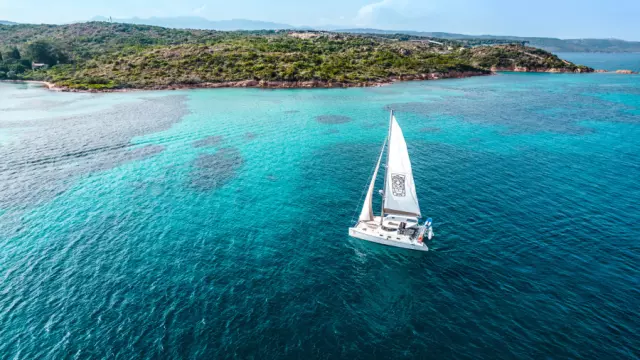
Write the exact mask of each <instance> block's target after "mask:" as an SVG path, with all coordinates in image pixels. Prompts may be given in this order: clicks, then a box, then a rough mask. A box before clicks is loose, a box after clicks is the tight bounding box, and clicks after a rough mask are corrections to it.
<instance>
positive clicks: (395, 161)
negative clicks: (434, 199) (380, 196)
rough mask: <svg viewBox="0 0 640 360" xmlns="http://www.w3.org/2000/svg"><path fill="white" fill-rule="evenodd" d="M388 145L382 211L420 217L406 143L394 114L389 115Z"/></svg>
mask: <svg viewBox="0 0 640 360" xmlns="http://www.w3.org/2000/svg"><path fill="white" fill-rule="evenodd" d="M388 146H389V151H388V155H387V156H388V158H387V172H386V174H385V176H386V188H385V190H384V212H385V213H387V214H397V215H406V216H417V217H420V205H418V196H417V195H416V185H415V183H414V181H413V172H412V171H411V161H410V160H409V152H408V151H407V143H406V142H405V140H404V135H403V134H402V129H400V125H398V122H397V121H396V117H395V116H392V117H391V130H390V131H389V144H388Z"/></svg>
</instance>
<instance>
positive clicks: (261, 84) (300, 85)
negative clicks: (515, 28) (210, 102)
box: [0, 67, 638, 93]
mask: <svg viewBox="0 0 640 360" xmlns="http://www.w3.org/2000/svg"><path fill="white" fill-rule="evenodd" d="M501 71H504V72H535V73H570V74H574V73H576V74H577V73H592V72H595V73H613V74H638V72H635V71H631V70H615V71H607V70H592V71H582V70H580V69H578V70H576V71H571V70H567V69H557V68H551V69H530V68H526V67H512V68H497V67H492V68H491V71H486V72H481V71H451V72H448V73H427V74H417V75H402V76H394V77H390V78H389V79H387V80H385V81H367V82H358V83H349V82H330V81H319V80H313V81H265V80H242V81H227V82H219V83H212V82H203V83H196V84H167V85H153V86H146V87H122V88H114V89H75V88H69V87H64V86H58V85H56V84H54V83H51V82H47V81H35V80H0V81H4V82H13V83H34V84H40V85H42V86H44V87H46V88H47V89H49V90H53V91H62V92H83V93H106V92H129V91H151V90H187V89H217V88H259V89H335V88H352V87H378V86H384V85H389V84H392V83H394V82H400V81H423V80H442V79H462V78H468V77H473V76H487V75H495V74H496V73H497V72H501Z"/></svg>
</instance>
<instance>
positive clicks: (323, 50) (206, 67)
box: [0, 22, 593, 91]
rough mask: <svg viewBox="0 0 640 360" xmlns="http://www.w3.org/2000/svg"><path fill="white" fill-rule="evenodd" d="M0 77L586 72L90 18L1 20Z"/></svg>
mask: <svg viewBox="0 0 640 360" xmlns="http://www.w3.org/2000/svg"><path fill="white" fill-rule="evenodd" d="M0 54H1V56H2V57H1V58H0V79H8V80H32V81H43V82H47V83H50V85H51V86H52V87H55V88H58V89H62V90H68V91H115V90H126V89H175V88H191V87H267V88H291V87H352V86H375V85H379V84H385V83H389V82H393V81H400V80H418V79H423V80H427V79H442V78H452V77H456V78H457V77H468V76H476V75H487V74H490V73H491V72H492V71H496V70H498V71H500V70H511V71H531V72H577V73H579V72H593V69H591V68H589V67H585V66H580V65H576V64H573V63H570V62H568V61H565V60H562V59H560V58H558V57H557V56H555V55H553V54H551V53H549V52H547V51H544V50H541V49H536V48H532V47H527V46H523V45H522V44H500V45H493V46H474V47H471V46H468V45H466V44H464V43H462V42H459V41H457V40H446V39H438V38H430V37H421V36H411V35H402V34H349V33H332V32H318V31H294V30H291V31H287V30H280V31H278V30H272V31H234V32H223V31H214V30H185V29H182V30H181V29H168V28H162V27H157V26H148V25H135V24H118V23H108V22H89V23H78V24H69V25H0Z"/></svg>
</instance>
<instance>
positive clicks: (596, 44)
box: [335, 28, 640, 53]
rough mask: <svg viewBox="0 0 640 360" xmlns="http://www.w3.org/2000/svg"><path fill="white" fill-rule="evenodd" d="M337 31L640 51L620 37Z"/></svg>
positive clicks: (638, 45) (553, 47) (555, 48)
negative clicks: (566, 37)
mask: <svg viewBox="0 0 640 360" xmlns="http://www.w3.org/2000/svg"><path fill="white" fill-rule="evenodd" d="M335 31H337V32H345V33H360V34H364V33H366V34H406V35H413V36H427V37H436V38H441V39H452V40H463V41H464V40H467V41H471V40H473V43H474V44H475V43H482V41H478V40H485V41H486V42H488V43H490V42H492V41H528V42H529V44H528V45H530V46H533V47H537V48H541V49H544V50H547V51H551V52H614V53H615V52H640V42H638V41H625V40H619V39H556V38H545V37H522V36H498V35H464V34H456V33H447V32H425V31H411V30H398V31H396V30H379V29H362V28H356V29H339V30H335Z"/></svg>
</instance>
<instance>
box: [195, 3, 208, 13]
mask: <svg viewBox="0 0 640 360" xmlns="http://www.w3.org/2000/svg"><path fill="white" fill-rule="evenodd" d="M206 8H207V5H205V4H202V6H200V7H197V8H195V9H193V13H194V14H200V13H201V12H203V11H204V10H205V9H206Z"/></svg>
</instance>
